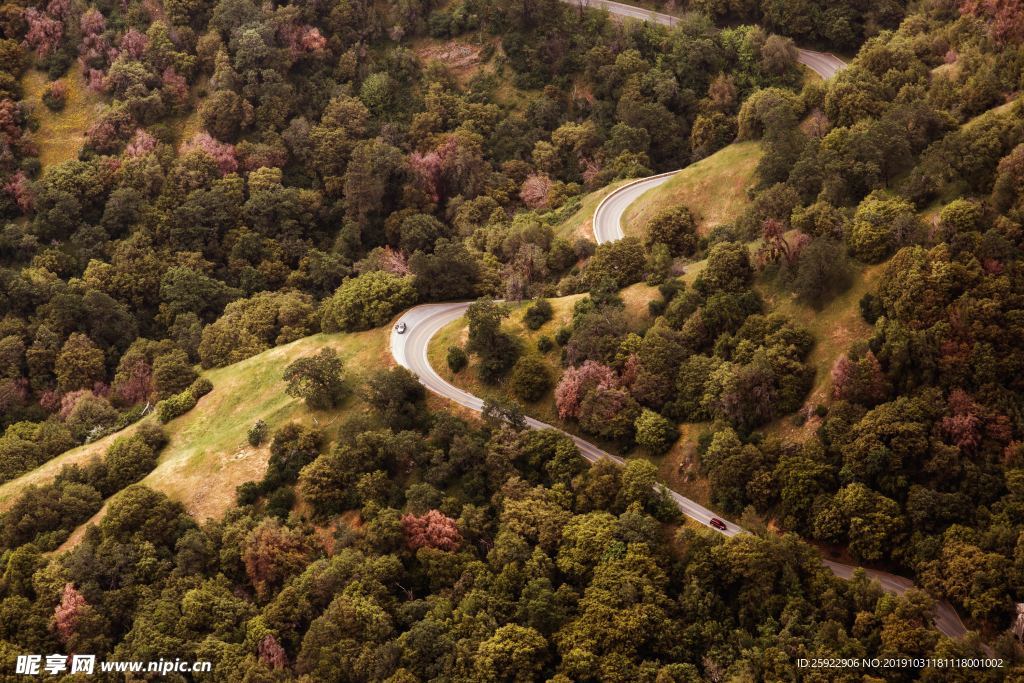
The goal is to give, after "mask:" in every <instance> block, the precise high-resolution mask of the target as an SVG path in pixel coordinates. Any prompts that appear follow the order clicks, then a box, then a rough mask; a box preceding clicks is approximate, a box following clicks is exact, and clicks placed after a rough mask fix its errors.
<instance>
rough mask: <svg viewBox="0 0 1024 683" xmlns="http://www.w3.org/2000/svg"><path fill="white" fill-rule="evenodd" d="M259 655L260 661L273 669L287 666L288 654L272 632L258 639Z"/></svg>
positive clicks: (278, 669)
mask: <svg viewBox="0 0 1024 683" xmlns="http://www.w3.org/2000/svg"><path fill="white" fill-rule="evenodd" d="M259 657H260V662H262V663H263V664H265V665H266V666H267V667H269V668H270V669H272V670H274V671H280V670H282V669H284V668H286V667H287V666H288V655H287V654H286V653H285V651H284V648H283V647H281V643H279V642H277V638H275V637H274V634H273V633H268V634H267V635H265V636H263V639H262V640H261V641H260V645H259Z"/></svg>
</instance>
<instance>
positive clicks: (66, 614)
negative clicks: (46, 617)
mask: <svg viewBox="0 0 1024 683" xmlns="http://www.w3.org/2000/svg"><path fill="white" fill-rule="evenodd" d="M88 607H89V603H87V602H86V601H85V598H84V597H82V594H81V593H79V592H78V591H77V590H75V586H74V585H73V584H71V583H66V584H64V592H63V593H61V596H60V603H59V604H58V605H57V607H56V608H55V609H54V610H53V621H52V625H53V629H54V630H55V631H56V632H57V635H58V636H59V637H60V639H61V642H63V643H64V644H65V645H67V644H68V643H69V642H70V641H71V640H72V639H73V638H74V637H75V636H76V635H77V634H78V623H79V621H80V620H81V618H82V614H83V613H84V612H85V610H86V609H88Z"/></svg>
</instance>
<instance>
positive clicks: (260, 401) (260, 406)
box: [0, 328, 389, 519]
mask: <svg viewBox="0 0 1024 683" xmlns="http://www.w3.org/2000/svg"><path fill="white" fill-rule="evenodd" d="M387 332H388V328H378V329H374V330H369V331H366V332H357V333H351V334H318V335H313V336H311V337H305V338H303V339H299V340H298V341H295V342H292V343H290V344H286V345H284V346H279V347H276V348H273V349H270V350H268V351H265V352H263V353H261V354H258V355H256V356H253V357H251V358H247V359H246V360H243V361H241V362H239V363H235V364H233V365H229V366H227V367H223V368H217V369H214V370H209V371H207V372H205V373H203V374H204V376H205V377H207V378H209V379H210V381H211V382H213V387H214V388H213V391H211V392H210V393H209V394H207V395H206V396H204V397H203V398H202V399H200V401H199V403H198V404H197V405H196V407H195V408H193V409H192V410H191V411H189V412H188V413H185V414H184V415H182V416H181V417H179V418H176V419H174V420H172V421H170V422H169V423H168V424H167V425H166V426H165V429H166V430H167V433H168V435H169V436H170V441H169V443H168V444H167V446H166V447H165V448H164V449H163V451H162V452H161V454H160V460H159V464H158V465H157V468H156V469H155V470H153V471H152V472H151V473H150V474H149V475H148V476H147V477H146V478H145V479H143V481H142V483H143V484H145V485H146V486H149V487H151V488H153V489H156V490H158V491H162V492H163V493H166V494H167V495H168V496H169V497H171V498H172V499H174V500H177V501H180V502H181V503H182V504H184V505H185V507H186V509H187V510H188V511H189V513H190V514H191V515H193V516H194V517H196V518H197V519H208V518H211V517H219V516H221V515H222V514H223V513H224V512H226V511H227V510H228V509H229V508H231V507H232V506H233V505H234V504H235V487H236V486H238V485H239V484H241V483H243V482H246V481H253V480H256V479H259V478H260V477H262V476H263V473H264V471H265V469H266V464H267V459H268V458H269V456H270V451H269V443H264V444H263V445H262V446H260V447H258V448H253V447H252V446H250V445H249V444H248V442H247V440H246V433H247V432H248V430H249V427H250V426H252V424H253V423H255V422H256V421H257V420H263V421H265V422H266V423H267V426H268V427H269V432H270V433H273V431H274V430H275V429H276V428H278V427H280V426H281V425H283V424H285V423H286V422H289V421H297V422H301V423H304V424H315V425H317V426H319V427H320V428H322V429H329V428H330V427H331V426H332V425H334V424H336V423H337V422H338V420H339V418H340V417H341V416H342V415H344V414H350V413H353V412H356V411H359V410H363V409H364V404H363V402H362V401H361V400H360V399H359V398H358V396H357V395H356V394H355V392H354V391H353V393H351V394H350V395H349V397H348V398H347V399H346V401H345V402H344V403H343V404H342V405H341V406H340V407H339V408H338V409H336V410H328V411H311V410H309V409H308V408H306V406H305V405H304V404H303V402H302V401H300V400H298V399H294V398H292V397H290V396H288V395H287V394H285V382H284V381H283V380H282V375H283V373H284V369H285V367H287V365H288V364H289V363H291V362H292V361H294V360H296V359H298V358H302V357H304V356H309V355H312V354H314V353H317V352H318V351H319V350H320V349H322V348H325V347H327V348H333V349H335V350H336V351H337V352H338V355H339V356H340V357H341V358H342V359H343V361H344V363H345V368H346V372H345V375H346V380H347V383H348V385H349V387H350V389H353V390H354V389H356V388H357V387H358V386H359V384H360V379H361V377H363V376H365V375H366V374H367V373H369V372H372V371H373V370H376V369H378V368H381V367H385V366H386V365H387V364H388V363H389V356H388V352H387V347H386V340H387ZM146 420H153V421H155V420H156V418H155V417H154V416H150V417H148V418H146ZM136 427H137V425H133V426H131V427H128V428H127V429H125V430H122V431H120V432H117V433H116V434H111V435H109V436H106V437H104V438H103V439H100V440H98V441H96V442H94V443H91V444H87V445H85V446H80V447H78V448H75V449H72V450H70V451H68V452H66V453H64V454H62V455H59V456H57V457H56V458H54V459H52V460H50V461H49V462H47V463H45V464H44V465H42V466H40V467H38V468H36V469H35V470H32V471H31V472H28V473H26V474H24V475H22V476H21V477H18V478H17V479H13V480H11V481H9V482H7V483H6V484H4V485H3V486H0V510H2V509H5V508H7V507H9V506H10V505H11V503H12V502H13V500H14V499H15V498H16V497H17V495H18V493H20V492H21V491H22V490H23V489H24V488H25V487H26V486H29V485H31V484H42V483H45V482H47V481H49V480H51V479H52V478H53V477H54V476H56V474H57V472H58V471H60V468H61V467H63V466H64V465H72V464H81V463H85V462H88V461H90V460H91V459H93V458H95V457H98V456H102V455H103V453H104V451H105V450H106V447H107V446H109V445H110V443H111V442H112V441H113V440H114V439H116V438H117V437H118V436H121V435H124V434H128V433H131V432H132V431H134V429H135V428H136Z"/></svg>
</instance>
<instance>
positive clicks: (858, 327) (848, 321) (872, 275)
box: [756, 263, 885, 438]
mask: <svg viewBox="0 0 1024 683" xmlns="http://www.w3.org/2000/svg"><path fill="white" fill-rule="evenodd" d="M884 269H885V264H884V263H882V264H877V265H872V266H856V270H855V272H854V276H853V281H852V285H851V286H850V289H848V290H847V291H846V292H844V293H843V294H841V295H839V296H837V297H836V298H835V299H833V300H832V301H830V302H829V303H828V304H826V305H825V306H824V307H823V308H822V309H821V310H820V311H819V310H815V309H814V308H812V307H810V306H807V305H805V304H801V303H799V302H797V301H796V299H795V296H794V295H793V294H792V293H790V292H789V291H787V290H785V289H783V288H781V287H779V286H778V284H777V283H775V282H761V283H759V284H758V285H757V287H756V289H757V290H758V291H759V292H760V293H761V296H763V297H764V300H765V304H766V305H767V307H768V308H769V309H770V310H772V311H774V312H777V313H782V314H783V315H785V316H787V317H789V318H790V319H792V320H793V321H794V322H796V323H798V324H800V325H802V326H803V327H805V328H806V329H807V330H808V331H810V333H811V334H812V335H813V336H814V340H815V344H814V348H813V349H811V353H810V355H809V356H808V357H807V362H808V363H810V364H811V365H812V366H814V369H815V377H814V386H813V387H812V389H811V391H810V393H809V394H808V395H807V400H806V402H805V403H806V405H810V406H815V405H818V404H819V403H827V402H828V399H829V397H830V396H831V392H832V378H831V374H830V373H831V370H832V365H833V363H835V361H836V358H838V357H839V356H840V355H841V354H843V353H845V352H846V351H848V350H849V348H850V345H851V344H852V343H854V342H855V341H857V340H864V339H867V338H868V337H869V336H870V335H871V329H872V328H871V325H869V324H868V323H867V322H865V321H864V318H863V317H862V316H861V313H860V300H861V297H863V296H864V295H865V294H866V293H868V292H871V291H873V290H874V289H875V288H876V286H877V284H878V279H879V277H880V276H881V274H882V272H883V271H884ZM816 426H817V424H816V421H815V420H808V421H807V423H805V424H804V425H802V426H800V427H798V426H797V425H795V424H794V423H793V421H792V420H791V419H789V418H786V417H784V418H781V419H779V420H776V422H775V423H773V424H772V425H771V426H770V427H769V428H768V431H770V432H771V433H773V434H776V435H782V436H787V437H793V438H796V437H798V436H800V435H808V434H809V433H811V432H813V429H814V428H815V427H816Z"/></svg>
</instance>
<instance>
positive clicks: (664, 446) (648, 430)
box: [633, 408, 679, 455]
mask: <svg viewBox="0 0 1024 683" xmlns="http://www.w3.org/2000/svg"><path fill="white" fill-rule="evenodd" d="M633 426H634V428H635V429H636V442H637V444H639V445H640V446H641V447H642V448H645V449H647V450H648V451H649V452H650V453H652V454H654V455H661V454H662V453H665V452H666V451H668V449H670V448H671V447H672V444H674V443H675V442H676V439H678V438H679V430H678V429H677V428H676V426H675V425H674V424H673V423H672V422H670V421H669V420H667V419H665V418H664V417H662V416H661V415H659V414H658V413H656V412H654V411H653V410H648V409H647V408H644V409H643V410H642V411H640V415H639V416H638V417H637V418H636V422H635V423H634V425H633Z"/></svg>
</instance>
